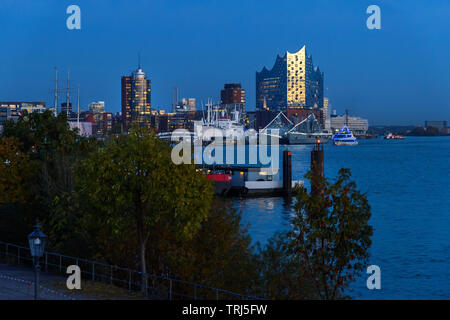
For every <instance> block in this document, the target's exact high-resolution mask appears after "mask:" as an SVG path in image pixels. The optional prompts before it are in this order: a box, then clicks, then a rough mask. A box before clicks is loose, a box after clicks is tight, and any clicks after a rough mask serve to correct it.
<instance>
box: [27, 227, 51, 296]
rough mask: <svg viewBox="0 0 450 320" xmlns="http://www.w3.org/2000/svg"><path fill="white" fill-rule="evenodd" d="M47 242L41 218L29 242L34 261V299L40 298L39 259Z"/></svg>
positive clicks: (29, 237)
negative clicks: (40, 222)
mask: <svg viewBox="0 0 450 320" xmlns="http://www.w3.org/2000/svg"><path fill="white" fill-rule="evenodd" d="M46 242H47V236H46V235H45V234H44V233H42V231H41V226H40V225H39V220H36V225H35V226H34V231H33V232H32V233H30V234H29V235H28V243H29V244H30V250H31V256H32V257H33V262H34V300H38V286H39V271H40V269H41V266H40V265H39V259H40V258H41V257H42V256H43V255H44V250H45V244H46Z"/></svg>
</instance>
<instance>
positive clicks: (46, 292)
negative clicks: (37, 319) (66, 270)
mask: <svg viewBox="0 0 450 320" xmlns="http://www.w3.org/2000/svg"><path fill="white" fill-rule="evenodd" d="M40 280H41V281H40V282H41V288H40V290H39V296H40V299H42V300H74V299H80V298H81V299H87V298H86V297H84V296H78V295H77V297H74V296H73V295H70V294H68V293H67V292H63V291H61V290H58V289H55V288H53V287H54V286H55V284H56V283H61V282H62V281H65V279H64V278H63V277H60V276H55V275H51V274H46V273H41V274H40ZM33 299H34V270H33V269H32V268H29V267H17V266H12V265H7V264H0V300H33Z"/></svg>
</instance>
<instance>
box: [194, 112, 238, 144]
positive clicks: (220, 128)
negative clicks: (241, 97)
mask: <svg viewBox="0 0 450 320" xmlns="http://www.w3.org/2000/svg"><path fill="white" fill-rule="evenodd" d="M206 106H207V111H206V112H207V114H206V119H205V116H204V117H203V119H202V120H201V121H197V122H196V123H195V125H194V136H195V137H196V138H198V139H201V140H202V141H209V140H211V137H220V136H222V137H223V138H224V139H225V140H239V139H242V138H243V137H244V126H243V125H242V124H241V121H240V113H239V111H238V110H237V109H236V108H235V109H234V110H233V111H231V115H228V113H227V111H226V110H224V109H220V106H218V105H216V106H213V105H212V103H208V104H207V105H206Z"/></svg>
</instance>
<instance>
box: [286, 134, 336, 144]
mask: <svg viewBox="0 0 450 320" xmlns="http://www.w3.org/2000/svg"><path fill="white" fill-rule="evenodd" d="M318 140H320V143H321V144H326V143H328V141H330V138H329V137H327V136H322V137H320V136H317V135H300V134H289V135H288V142H289V144H316V143H317V141H318Z"/></svg>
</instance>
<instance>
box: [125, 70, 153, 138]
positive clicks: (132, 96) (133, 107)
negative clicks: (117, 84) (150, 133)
mask: <svg viewBox="0 0 450 320" xmlns="http://www.w3.org/2000/svg"><path fill="white" fill-rule="evenodd" d="M150 116H151V81H150V80H149V79H147V75H146V74H145V72H144V71H142V69H141V67H140V66H139V67H138V69H137V70H136V71H134V72H133V73H132V74H131V76H123V77H122V121H123V127H124V129H125V130H128V129H129V128H130V127H131V126H132V124H134V123H137V124H139V126H141V127H142V126H149V123H150Z"/></svg>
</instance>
